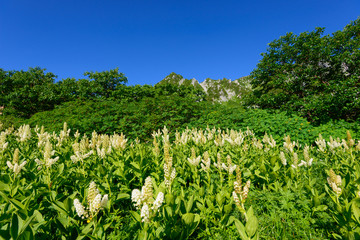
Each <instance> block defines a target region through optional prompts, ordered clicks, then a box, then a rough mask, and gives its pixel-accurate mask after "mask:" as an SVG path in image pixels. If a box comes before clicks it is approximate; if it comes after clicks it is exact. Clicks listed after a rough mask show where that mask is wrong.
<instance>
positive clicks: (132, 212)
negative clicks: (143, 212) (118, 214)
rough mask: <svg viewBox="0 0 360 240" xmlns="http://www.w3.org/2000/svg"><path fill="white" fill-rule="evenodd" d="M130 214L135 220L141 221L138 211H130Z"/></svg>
mask: <svg viewBox="0 0 360 240" xmlns="http://www.w3.org/2000/svg"><path fill="white" fill-rule="evenodd" d="M130 214H131V216H132V217H133V218H134V219H135V220H136V221H138V222H141V217H140V214H139V213H138V212H135V211H131V212H130Z"/></svg>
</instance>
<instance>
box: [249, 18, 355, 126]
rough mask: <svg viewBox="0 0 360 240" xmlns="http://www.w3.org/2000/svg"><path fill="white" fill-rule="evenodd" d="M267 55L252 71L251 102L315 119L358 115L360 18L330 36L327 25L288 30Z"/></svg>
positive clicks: (262, 106) (323, 119)
mask: <svg viewBox="0 0 360 240" xmlns="http://www.w3.org/2000/svg"><path fill="white" fill-rule="evenodd" d="M262 57H263V58H262V59H261V61H260V62H259V64H258V65H257V68H256V69H255V70H254V71H253V72H252V73H251V76H252V78H253V80H252V86H253V89H254V91H253V94H252V97H251V98H250V100H249V102H248V104H251V105H256V106H259V107H260V108H270V109H282V110H287V111H292V112H298V113H300V114H301V115H303V116H306V117H307V118H308V119H309V120H311V121H314V122H319V121H326V120H328V119H339V118H342V119H347V120H350V119H352V120H354V119H357V118H358V117H359V110H360V99H359V96H360V91H359V90H358V89H359V84H360V81H359V80H360V68H359V66H360V19H357V20H356V21H353V22H351V23H350V24H348V25H347V26H346V27H345V28H344V29H343V30H342V31H337V32H335V33H333V34H332V35H331V36H330V35H325V36H324V28H316V29H315V30H314V31H312V32H303V33H300V34H299V35H296V34H293V33H287V34H286V35H285V36H282V37H280V38H279V39H276V40H274V41H273V42H271V43H270V44H269V47H268V48H267V52H266V53H263V54H262Z"/></svg>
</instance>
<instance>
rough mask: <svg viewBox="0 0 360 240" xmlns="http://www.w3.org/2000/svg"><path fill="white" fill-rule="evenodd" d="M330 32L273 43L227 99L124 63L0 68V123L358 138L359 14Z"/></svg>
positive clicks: (134, 132)
mask: <svg viewBox="0 0 360 240" xmlns="http://www.w3.org/2000/svg"><path fill="white" fill-rule="evenodd" d="M323 31H324V29H320V28H318V29H316V30H315V31H313V32H310V33H309V32H305V33H301V34H299V35H294V34H292V33H289V34H287V35H286V36H283V37H280V39H278V40H275V41H273V42H272V43H270V44H269V48H268V50H267V52H266V53H264V54H263V59H262V60H261V61H260V63H259V64H258V66H257V68H256V69H255V70H254V71H253V72H252V74H251V78H252V79H253V80H252V82H251V84H252V89H253V91H251V92H250V93H246V94H245V95H243V96H242V97H241V99H237V100H236V99H234V100H232V101H229V102H224V103H219V102H212V101H209V98H206V94H205V93H204V92H203V91H202V90H201V89H200V88H195V87H193V86H192V85H186V86H184V85H178V84H164V83H162V84H156V85H155V86H151V85H142V86H140V85H136V86H127V85H126V83H127V78H126V76H125V75H124V74H123V73H121V72H119V69H118V68H116V69H113V70H109V71H103V72H86V73H84V76H85V78H84V79H74V78H67V79H63V80H61V81H58V82H55V79H56V75H55V74H54V73H50V72H46V71H45V69H41V68H39V67H36V68H29V69H28V70H27V71H24V70H21V71H16V70H15V71H6V70H3V69H0V121H1V122H2V123H3V125H4V126H5V127H8V126H11V125H20V124H24V123H26V124H31V125H32V126H33V127H34V126H36V125H44V126H45V127H46V129H47V130H48V131H52V130H54V131H57V130H60V129H61V128H62V124H63V122H64V121H66V122H67V123H68V125H69V126H70V127H71V128H72V129H74V130H76V129H78V130H79V131H80V132H81V133H86V134H91V132H92V131H94V130H96V131H97V132H99V133H108V134H111V133H113V132H119V133H120V132H123V133H124V134H126V135H127V136H128V137H130V138H132V139H135V138H139V139H141V140H149V139H150V138H151V134H152V133H153V131H155V130H157V129H159V128H162V127H163V126H164V125H166V126H167V127H168V128H169V129H170V130H171V131H174V130H176V129H178V130H180V129H184V128H186V127H189V128H191V127H198V128H206V127H207V126H209V127H211V128H212V127H216V128H222V129H227V128H229V129H237V130H238V129H242V130H245V129H246V128H247V127H249V128H251V129H252V130H254V131H255V133H257V134H259V135H264V134H265V133H266V132H267V133H269V134H272V135H273V136H274V138H275V139H277V141H281V140H282V138H283V137H284V135H285V134H290V135H291V136H293V137H296V139H299V140H300V141H303V142H307V143H312V142H314V141H315V139H316V137H317V136H318V134H319V133H323V134H324V135H325V136H329V135H333V136H335V137H342V138H344V137H345V136H344V134H345V133H346V130H351V131H352V132H353V134H354V135H353V136H355V137H356V134H357V132H358V130H359V129H358V128H359V124H358V120H359V112H360V111H359V110H360V99H359V96H360V91H359V84H360V69H359V67H358V66H360V39H359V38H360V20H359V19H358V20H356V21H354V22H351V23H350V24H349V25H347V26H346V27H345V28H344V30H343V31H338V32H336V33H334V34H333V35H332V36H329V35H326V36H323ZM207 99H208V100H207Z"/></svg>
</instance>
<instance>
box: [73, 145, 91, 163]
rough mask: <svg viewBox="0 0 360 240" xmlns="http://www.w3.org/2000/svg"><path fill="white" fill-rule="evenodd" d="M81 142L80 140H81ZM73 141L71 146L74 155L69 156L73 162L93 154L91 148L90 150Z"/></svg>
mask: <svg viewBox="0 0 360 240" xmlns="http://www.w3.org/2000/svg"><path fill="white" fill-rule="evenodd" d="M81 143H82V142H81ZM81 143H78V142H75V143H74V144H73V145H72V147H73V150H74V155H72V156H70V159H71V160H72V162H73V163H76V162H78V161H83V160H84V159H86V158H88V157H90V156H91V155H92V154H93V150H90V151H89V149H88V148H86V147H84V146H83V144H81Z"/></svg>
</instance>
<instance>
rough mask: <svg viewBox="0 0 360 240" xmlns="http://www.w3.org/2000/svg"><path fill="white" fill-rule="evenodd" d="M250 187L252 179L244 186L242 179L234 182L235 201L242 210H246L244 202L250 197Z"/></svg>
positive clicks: (233, 193)
mask: <svg viewBox="0 0 360 240" xmlns="http://www.w3.org/2000/svg"><path fill="white" fill-rule="evenodd" d="M249 189H250V180H248V181H247V182H246V184H245V186H244V187H242V183H241V179H240V180H236V181H235V182H234V191H233V192H232V195H233V198H234V202H235V204H236V206H237V207H238V208H239V210H240V211H241V212H245V208H244V203H245V200H246V198H247V197H248V194H249Z"/></svg>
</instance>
